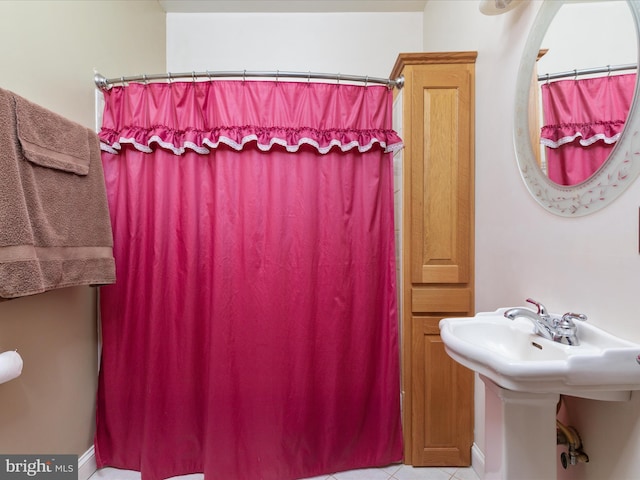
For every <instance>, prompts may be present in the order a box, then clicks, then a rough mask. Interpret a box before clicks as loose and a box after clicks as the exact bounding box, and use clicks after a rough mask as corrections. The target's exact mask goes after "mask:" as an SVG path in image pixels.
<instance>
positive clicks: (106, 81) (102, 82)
mask: <svg viewBox="0 0 640 480" xmlns="http://www.w3.org/2000/svg"><path fill="white" fill-rule="evenodd" d="M214 77H218V78H223V77H226V78H229V77H235V78H242V80H243V81H244V80H246V79H247V77H260V78H265V77H275V78H276V80H279V79H281V78H301V79H305V80H307V81H310V80H311V79H312V78H314V79H323V80H335V81H336V82H338V83H340V82H341V81H347V82H362V83H364V84H365V86H366V85H368V84H370V83H375V84H381V85H386V86H387V87H388V88H398V89H401V88H402V87H403V86H404V76H400V77H398V78H396V79H391V78H377V77H369V76H366V77H363V76H359V75H343V74H340V73H338V74H334V73H313V72H283V71H281V70H277V71H275V72H258V71H249V70H242V71H221V72H213V71H209V70H207V71H206V72H194V71H191V72H185V73H170V72H168V73H160V74H153V75H147V74H144V75H137V76H133V77H124V76H123V77H119V78H106V77H105V76H104V75H101V74H100V73H97V72H96V74H95V75H94V77H93V80H94V82H95V84H96V87H98V88H99V89H100V90H109V89H110V88H111V87H112V86H113V85H115V84H118V83H120V84H125V83H128V82H139V81H143V82H145V83H147V82H148V81H151V80H170V81H171V80H175V79H176V78H191V79H192V80H193V81H194V82H195V81H196V78H206V79H208V80H209V81H211V80H212V79H213V78H214Z"/></svg>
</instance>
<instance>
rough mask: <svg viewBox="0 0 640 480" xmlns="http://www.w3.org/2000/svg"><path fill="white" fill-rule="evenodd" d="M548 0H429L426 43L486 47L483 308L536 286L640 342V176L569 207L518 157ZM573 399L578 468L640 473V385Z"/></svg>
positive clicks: (479, 140) (481, 142)
mask: <svg viewBox="0 0 640 480" xmlns="http://www.w3.org/2000/svg"><path fill="white" fill-rule="evenodd" d="M540 5H541V2H540V1H539V0H532V1H530V2H523V5H522V6H520V7H519V8H518V9H516V10H513V11H511V12H509V13H507V14H504V15H499V16H484V15H482V14H480V12H479V10H478V2H477V1H476V0H458V1H455V2H445V1H429V2H428V3H427V6H426V9H425V17H424V18H425V20H424V48H425V50H427V51H448V50H477V51H478V60H477V64H476V310H477V311H489V310H495V309H496V308H498V307H501V306H512V305H522V304H524V300H525V298H527V297H533V298H535V299H537V300H540V301H542V302H543V303H545V304H546V306H547V307H548V308H549V309H550V310H551V311H554V312H565V311H570V310H571V311H578V312H583V313H585V314H587V315H588V316H589V321H590V322H592V323H594V324H596V325H598V326H599V327H601V328H604V329H605V330H608V331H610V332H612V333H614V334H616V335H619V336H622V337H625V338H629V339H630V340H633V341H637V342H640V321H639V319H638V316H639V315H638V311H639V310H640V309H639V307H638V305H637V304H636V303H635V301H636V300H637V299H638V298H639V297H638V285H640V282H639V280H640V255H639V254H638V228H639V226H638V207H639V206H640V200H639V198H640V182H638V181H637V182H635V183H634V185H632V186H631V188H630V189H629V190H628V191H626V192H625V193H624V194H623V195H622V196H621V197H620V198H618V199H617V200H616V201H615V202H614V203H613V204H612V205H610V206H608V207H607V208H606V209H604V210H602V211H600V212H597V213H595V214H593V215H590V216H586V217H582V218H575V219H567V218H561V217H557V216H554V215H552V214H550V213H548V212H546V211H545V210H543V209H542V207H540V206H539V205H538V204H537V203H536V202H535V201H534V200H533V198H532V197H531V196H530V195H529V193H528V192H527V190H526V188H525V185H524V183H523V182H522V180H521V178H520V174H519V172H518V169H517V166H516V159H515V155H514V148H513V144H512V125H513V101H514V95H515V83H516V77H517V71H518V66H519V59H520V55H521V53H522V50H523V47H524V43H525V41H526V32H528V31H529V29H530V27H531V25H532V24H533V21H534V18H535V15H536V13H537V11H538V9H539V7H540ZM443 18H447V19H449V20H448V21H447V22H443V21H442V19H443ZM478 390H479V392H478V395H477V400H478V401H477V408H476V442H477V443H478V444H479V445H480V447H482V446H483V438H482V437H483V434H484V433H483V428H482V423H483V421H484V415H483V410H482V409H483V404H482V391H481V390H482V386H481V385H480V386H478ZM568 405H569V408H568V412H567V415H568V422H569V423H570V424H572V425H574V426H575V427H577V429H578V431H579V432H580V434H581V436H582V440H583V441H584V445H585V451H586V452H587V453H588V454H589V455H590V457H591V462H590V463H588V464H583V465H579V466H577V467H571V469H570V471H568V472H567V474H568V476H573V477H574V478H581V479H584V480H592V479H593V480H602V479H605V478H616V479H638V478H640V473H638V472H640V457H638V456H637V455H635V456H634V454H633V452H637V451H638V449H640V423H639V421H638V419H639V417H640V395H634V396H633V398H632V400H631V401H630V402H628V403H623V404H619V403H606V402H597V401H588V400H577V399H569V400H568ZM532 448H533V449H534V450H535V446H532Z"/></svg>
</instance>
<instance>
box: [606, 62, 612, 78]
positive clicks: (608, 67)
mask: <svg viewBox="0 0 640 480" xmlns="http://www.w3.org/2000/svg"><path fill="white" fill-rule="evenodd" d="M610 76H611V65H607V77H610Z"/></svg>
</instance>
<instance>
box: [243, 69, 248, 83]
mask: <svg viewBox="0 0 640 480" xmlns="http://www.w3.org/2000/svg"><path fill="white" fill-rule="evenodd" d="M246 79H247V71H246V70H243V71H242V83H244V82H245V80H246Z"/></svg>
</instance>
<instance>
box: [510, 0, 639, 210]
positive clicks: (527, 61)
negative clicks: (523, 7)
mask: <svg viewBox="0 0 640 480" xmlns="http://www.w3.org/2000/svg"><path fill="white" fill-rule="evenodd" d="M596 3H599V2H576V1H571V0H569V1H562V0H545V1H544V3H543V4H542V6H541V7H540V11H539V12H538V15H537V17H536V19H535V21H534V24H533V27H532V29H531V32H530V34H529V37H528V39H527V42H526V45H525V49H524V53H523V55H522V60H521V63H520V68H519V71H518V78H517V84H516V102H515V117H514V144H515V151H516V158H517V161H518V166H519V168H520V173H521V176H522V179H523V180H524V182H525V184H526V186H527V188H528V190H529V191H530V193H531V194H532V195H533V197H534V198H535V199H536V200H537V201H538V203H540V204H541V205H542V206H543V207H544V208H546V209H547V210H549V211H550V212H553V213H555V214H558V215H562V216H567V217H575V216H581V215H586V214H589V213H593V212H596V211H598V210H600V209H601V208H603V207H604V206H606V205H607V204H609V203H610V202H611V201H613V200H614V199H615V198H617V197H618V196H619V195H620V194H621V193H622V192H623V191H624V189H625V188H627V187H628V186H629V185H630V184H631V183H632V182H633V180H635V179H636V177H637V176H638V174H639V173H640V158H638V157H640V135H639V134H638V133H639V132H640V114H639V113H638V108H639V107H638V104H639V102H638V100H637V99H638V97H639V95H638V90H639V87H638V82H636V80H635V72H636V70H627V71H622V70H621V71H620V72H617V71H616V70H615V69H616V68H617V67H618V66H620V67H622V66H626V67H628V66H629V63H626V62H625V63H622V64H619V63H616V62H620V61H624V59H625V58H629V57H628V55H629V54H628V53H627V54H626V55H627V57H624V56H623V57H620V55H617V56H614V55H612V56H611V57H606V58H607V59H608V60H607V61H606V63H602V62H600V63H598V56H597V55H596V54H595V47H594V48H592V49H590V48H584V47H585V45H586V44H587V43H588V42H587V41H586V40H585V39H579V38H575V36H574V37H572V38H571V39H570V41H569V42H567V41H566V37H567V30H568V28H567V26H566V25H562V24H561V19H562V17H567V18H569V19H570V20H569V21H570V22H571V21H573V23H574V24H575V23H580V24H583V23H584V22H578V20H577V19H576V13H575V11H567V9H568V8H571V9H574V8H581V7H593V6H594V5H595V4H596ZM605 3H606V4H607V5H606V6H607V9H608V10H607V15H603V14H600V16H601V18H602V19H603V18H605V17H613V16H614V15H613V14H612V12H613V11H614V10H612V9H611V8H610V7H613V6H614V4H619V5H618V6H620V7H622V9H623V10H622V12H623V13H624V14H625V15H627V18H628V19H629V20H628V21H627V24H628V28H627V30H628V31H629V32H631V33H630V36H631V37H632V38H631V39H630V40H629V39H627V40H626V44H629V43H631V45H632V46H633V49H632V54H631V55H632V62H631V63H632V64H634V65H637V61H638V29H639V16H640V1H637V0H628V1H624V0H623V1H616V2H611V1H607V2H603V3H601V4H600V5H599V6H600V8H601V6H602V5H603V4H605ZM561 9H565V11H562V12H560V10H561ZM596 11H597V9H596ZM556 20H558V24H557V25H556V24H555V22H556ZM552 23H553V27H551V25H552ZM604 23H606V22H604ZM623 23H624V22H620V21H619V20H618V21H617V22H614V25H613V26H612V28H614V29H615V30H614V32H615V34H611V35H610V37H612V38H619V33H620V31H622V30H624V28H623V25H622V24H623ZM602 24H603V22H602V21H601V22H600V23H599V24H598V28H597V31H598V34H597V35H594V34H593V31H594V27H591V30H590V29H589V28H587V29H586V35H589V34H590V36H591V37H595V38H596V39H597V40H598V41H600V40H601V39H603V38H604V37H607V35H606V34H604V33H602V28H604V27H603V25H602ZM558 38H564V39H565V40H563V41H560V42H559V41H558ZM623 42H624V41H623ZM568 43H573V44H574V45H578V47H574V48H573V51H572V53H571V54H569V55H568V54H566V53H563V52H564V51H566V50H567V48H566V44H568ZM603 50H607V51H611V50H615V51H616V52H620V51H622V50H624V49H621V48H608V49H607V48H605V49H603ZM627 50H628V49H627ZM623 55H624V54H623ZM545 57H547V59H546V60H544V61H543V59H544V58H545ZM567 58H571V59H572V60H571V61H572V62H573V64H572V65H571V67H563V65H566V62H567ZM603 58H605V57H603ZM559 59H560V60H559ZM559 62H560V63H559ZM562 62H565V63H562ZM589 62H596V63H598V64H597V65H595V64H593V63H589ZM601 63H602V64H601ZM542 65H544V68H545V69H551V70H552V71H550V70H546V71H545V73H549V74H550V75H548V76H545V75H544V74H542V75H540V76H541V77H544V78H545V79H544V80H542V81H541V82H538V73H539V71H540V70H541V68H539V67H540V66H542ZM603 68H604V72H602V71H601V72H595V73H593V72H592V74H591V75H587V76H585V77H584V78H589V77H591V78H593V77H594V76H596V77H597V76H600V77H601V79H602V77H609V76H612V75H616V76H618V73H619V74H620V75H619V78H616V79H615V80H616V81H624V82H626V83H627V84H628V85H629V86H628V90H629V91H628V94H627V105H626V106H625V107H624V108H626V110H625V113H626V111H628V112H629V115H628V117H627V118H626V122H625V121H624V119H623V120H622V121H618V122H617V123H618V124H619V132H618V134H617V135H616V134H614V133H611V132H608V133H607V134H604V133H599V134H593V132H590V133H589V135H587V134H586V133H585V132H582V133H580V132H577V133H576V132H571V133H570V134H569V133H567V132H566V131H564V132H560V133H557V132H556V137H550V136H549V132H548V128H549V125H548V124H547V125H545V122H550V121H551V120H550V119H552V120H553V121H551V123H554V122H556V118H555V117H554V115H555V114H554V113H552V112H553V110H552V109H550V108H548V105H549V103H548V102H549V98H550V95H551V94H550V93H549V92H553V91H559V90H558V89H560V90H561V89H562V88H564V87H563V86H562V84H561V83H558V84H554V85H551V84H549V81H550V80H551V79H552V80H556V79H555V78H553V76H554V74H555V73H556V72H560V74H559V78H566V75H565V77H562V76H561V74H562V73H564V74H566V73H567V71H572V72H574V75H573V76H569V78H568V79H567V80H561V81H560V82H564V83H566V84H569V83H575V84H585V83H589V82H591V80H589V81H585V80H582V78H583V77H582V75H580V78H581V80H580V81H576V80H578V75H579V74H581V73H588V72H589V71H590V70H591V71H593V70H603ZM612 68H613V69H614V72H611V69H612ZM534 75H535V76H534ZM624 77H626V79H625V78H624ZM532 80H533V82H532ZM532 83H533V86H532ZM552 87H553V88H552ZM545 88H547V91H541V90H544V89H545ZM631 97H632V98H633V101H632V103H631V105H630V107H629V102H631V100H630V98H631ZM539 98H543V99H544V101H541V100H539ZM565 101H566V99H562V100H561V102H559V104H560V105H564V106H565V107H566V106H567V105H566V104H563V103H562V102H565ZM589 103H591V102H589ZM543 104H544V107H545V108H547V111H546V112H545V111H544V110H545V108H543V107H542V105H543ZM531 105H533V106H534V107H533V108H534V109H537V110H536V113H534V114H532V109H531ZM569 105H570V107H569V108H565V110H566V111H568V112H570V113H571V114H574V113H575V112H576V111H577V109H576V107H575V105H574V104H569ZM572 118H573V117H572ZM568 122H577V120H574V119H572V120H568ZM600 123H603V122H600ZM575 124H576V123H571V125H575ZM554 125H555V123H554ZM563 125H564V126H566V125H568V124H563ZM541 126H542V127H543V128H542V137H543V138H542V143H541V133H540V132H541V128H540V127H541ZM620 130H621V133H620ZM567 139H568V140H567ZM563 142H564V143H571V142H574V143H575V145H577V146H578V149H579V150H581V151H580V152H579V153H578V155H582V159H584V158H590V161H591V163H592V164H593V165H595V166H592V167H590V168H591V170H590V171H588V172H587V173H581V175H582V177H580V176H577V177H573V180H571V179H569V180H566V179H565V178H564V177H561V176H560V177H559V176H558V173H557V169H558V167H557V165H558V163H557V158H558V152H557V150H553V149H552V148H550V146H549V145H552V146H553V147H554V148H555V147H557V146H558V145H560V144H562V145H564V143H563ZM580 143H583V144H584V145H582V147H585V146H586V147H587V148H579V147H580V145H579V144H580ZM572 147H573V146H572ZM605 147H608V148H605ZM563 148H564V147H563ZM595 150H601V151H600V152H599V155H600V157H601V159H599V160H597V162H596V160H594V157H596V155H595V154H593V152H594V151H595ZM603 152H604V153H603ZM565 154H566V153H565V152H563V153H562V155H565ZM547 157H548V158H547ZM605 157H606V159H605ZM550 175H551V178H549V176H550ZM552 179H553V180H552Z"/></svg>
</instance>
